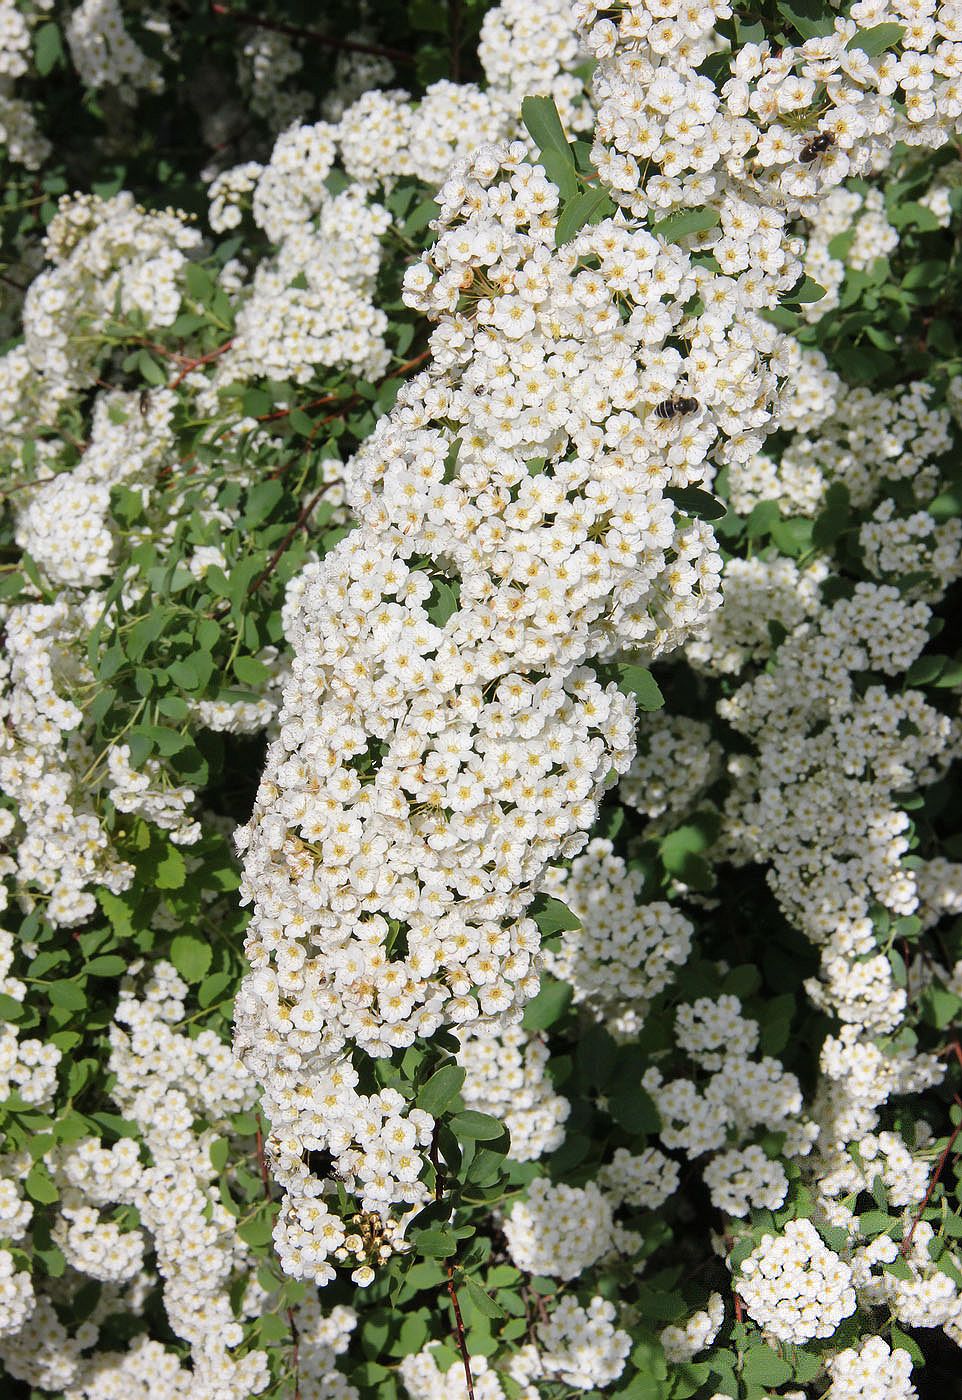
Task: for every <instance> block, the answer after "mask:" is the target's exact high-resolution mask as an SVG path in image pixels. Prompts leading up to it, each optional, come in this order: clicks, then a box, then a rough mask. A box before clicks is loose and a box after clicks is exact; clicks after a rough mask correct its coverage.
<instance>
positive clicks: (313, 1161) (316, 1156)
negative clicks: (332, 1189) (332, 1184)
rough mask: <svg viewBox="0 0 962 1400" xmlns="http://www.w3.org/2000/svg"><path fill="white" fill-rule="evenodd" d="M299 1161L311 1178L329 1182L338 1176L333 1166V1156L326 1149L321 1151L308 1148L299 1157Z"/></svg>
mask: <svg viewBox="0 0 962 1400" xmlns="http://www.w3.org/2000/svg"><path fill="white" fill-rule="evenodd" d="M301 1161H302V1162H303V1163H304V1165H305V1167H306V1168H307V1170H308V1171H309V1172H310V1173H311V1175H312V1176H317V1177H320V1178H321V1179H322V1180H330V1179H331V1178H332V1177H335V1178H336V1177H338V1175H339V1173H338V1172H337V1170H336V1169H335V1166H334V1155H333V1153H331V1152H329V1151H328V1149H327V1148H326V1147H325V1148H324V1149H323V1151H322V1150H319V1149H318V1148H314V1147H312V1148H309V1149H308V1150H307V1151H306V1152H305V1153H304V1155H303V1156H302V1157H301Z"/></svg>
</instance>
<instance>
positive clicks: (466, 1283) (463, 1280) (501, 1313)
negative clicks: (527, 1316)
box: [457, 1274, 507, 1317]
mask: <svg viewBox="0 0 962 1400" xmlns="http://www.w3.org/2000/svg"><path fill="white" fill-rule="evenodd" d="M457 1282H458V1285H459V1286H463V1287H464V1291H465V1293H466V1294H467V1296H468V1298H469V1299H470V1301H471V1304H472V1305H473V1306H474V1307H476V1308H477V1310H478V1312H479V1313H481V1315H482V1317H506V1316H507V1314H506V1313H505V1310H504V1308H503V1307H502V1306H501V1304H500V1303H498V1302H496V1301H495V1300H494V1298H492V1297H491V1294H490V1293H486V1292H485V1290H484V1289H483V1288H482V1287H481V1285H480V1284H479V1283H476V1282H475V1280H474V1279H473V1278H471V1277H470V1275H469V1274H462V1275H461V1277H460V1278H459V1279H458V1280H457Z"/></svg>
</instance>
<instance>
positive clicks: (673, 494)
mask: <svg viewBox="0 0 962 1400" xmlns="http://www.w3.org/2000/svg"><path fill="white" fill-rule="evenodd" d="M665 495H666V496H668V497H669V498H670V499H671V500H673V501H674V503H675V505H676V506H677V507H678V509H679V510H680V511H683V512H684V514H685V515H691V516H695V517H697V518H698V519H699V520H721V518H722V516H723V515H727V514H728V507H727V506H726V505H725V504H724V503H723V502H722V501H718V500H716V499H715V497H714V496H712V495H711V494H710V493H709V492H708V491H701V490H699V488H698V487H697V486H672V487H669V489H668V490H667V491H666V492H665Z"/></svg>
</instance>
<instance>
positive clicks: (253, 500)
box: [244, 422, 311, 529]
mask: <svg viewBox="0 0 962 1400" xmlns="http://www.w3.org/2000/svg"><path fill="white" fill-rule="evenodd" d="M310 430H311V424H310V422H309V423H308V432H310ZM283 494H284V487H283V485H282V484H281V482H279V481H277V480H273V481H271V480H268V481H259V482H258V483H257V485H256V486H252V487H251V489H250V491H249V492H248V493H247V505H246V508H245V510H244V524H245V525H246V526H247V528H248V529H250V528H251V527H252V526H255V525H260V524H261V523H262V522H263V521H265V520H266V519H267V517H268V516H269V515H270V513H271V511H272V510H273V509H274V507H275V506H276V505H277V503H278V501H280V499H281V497H282V496H283Z"/></svg>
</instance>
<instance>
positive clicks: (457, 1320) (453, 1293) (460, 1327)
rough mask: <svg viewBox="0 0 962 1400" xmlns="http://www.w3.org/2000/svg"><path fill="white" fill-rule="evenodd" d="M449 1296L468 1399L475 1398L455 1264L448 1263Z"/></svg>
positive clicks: (472, 1399)
mask: <svg viewBox="0 0 962 1400" xmlns="http://www.w3.org/2000/svg"><path fill="white" fill-rule="evenodd" d="M448 1297H449V1298H450V1299H451V1306H452V1308H453V1309H454V1325H455V1327H456V1329H457V1337H458V1351H459V1352H460V1353H461V1364H462V1366H463V1367H464V1383H465V1385H466V1386H467V1388H468V1400H474V1380H473V1378H472V1376H471V1358H470V1356H469V1355H468V1344H467V1341H466V1340H465V1336H464V1322H463V1321H462V1319H461V1305H460V1303H459V1302H458V1290H457V1289H456V1288H455V1286H454V1265H453V1264H449V1265H448Z"/></svg>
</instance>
